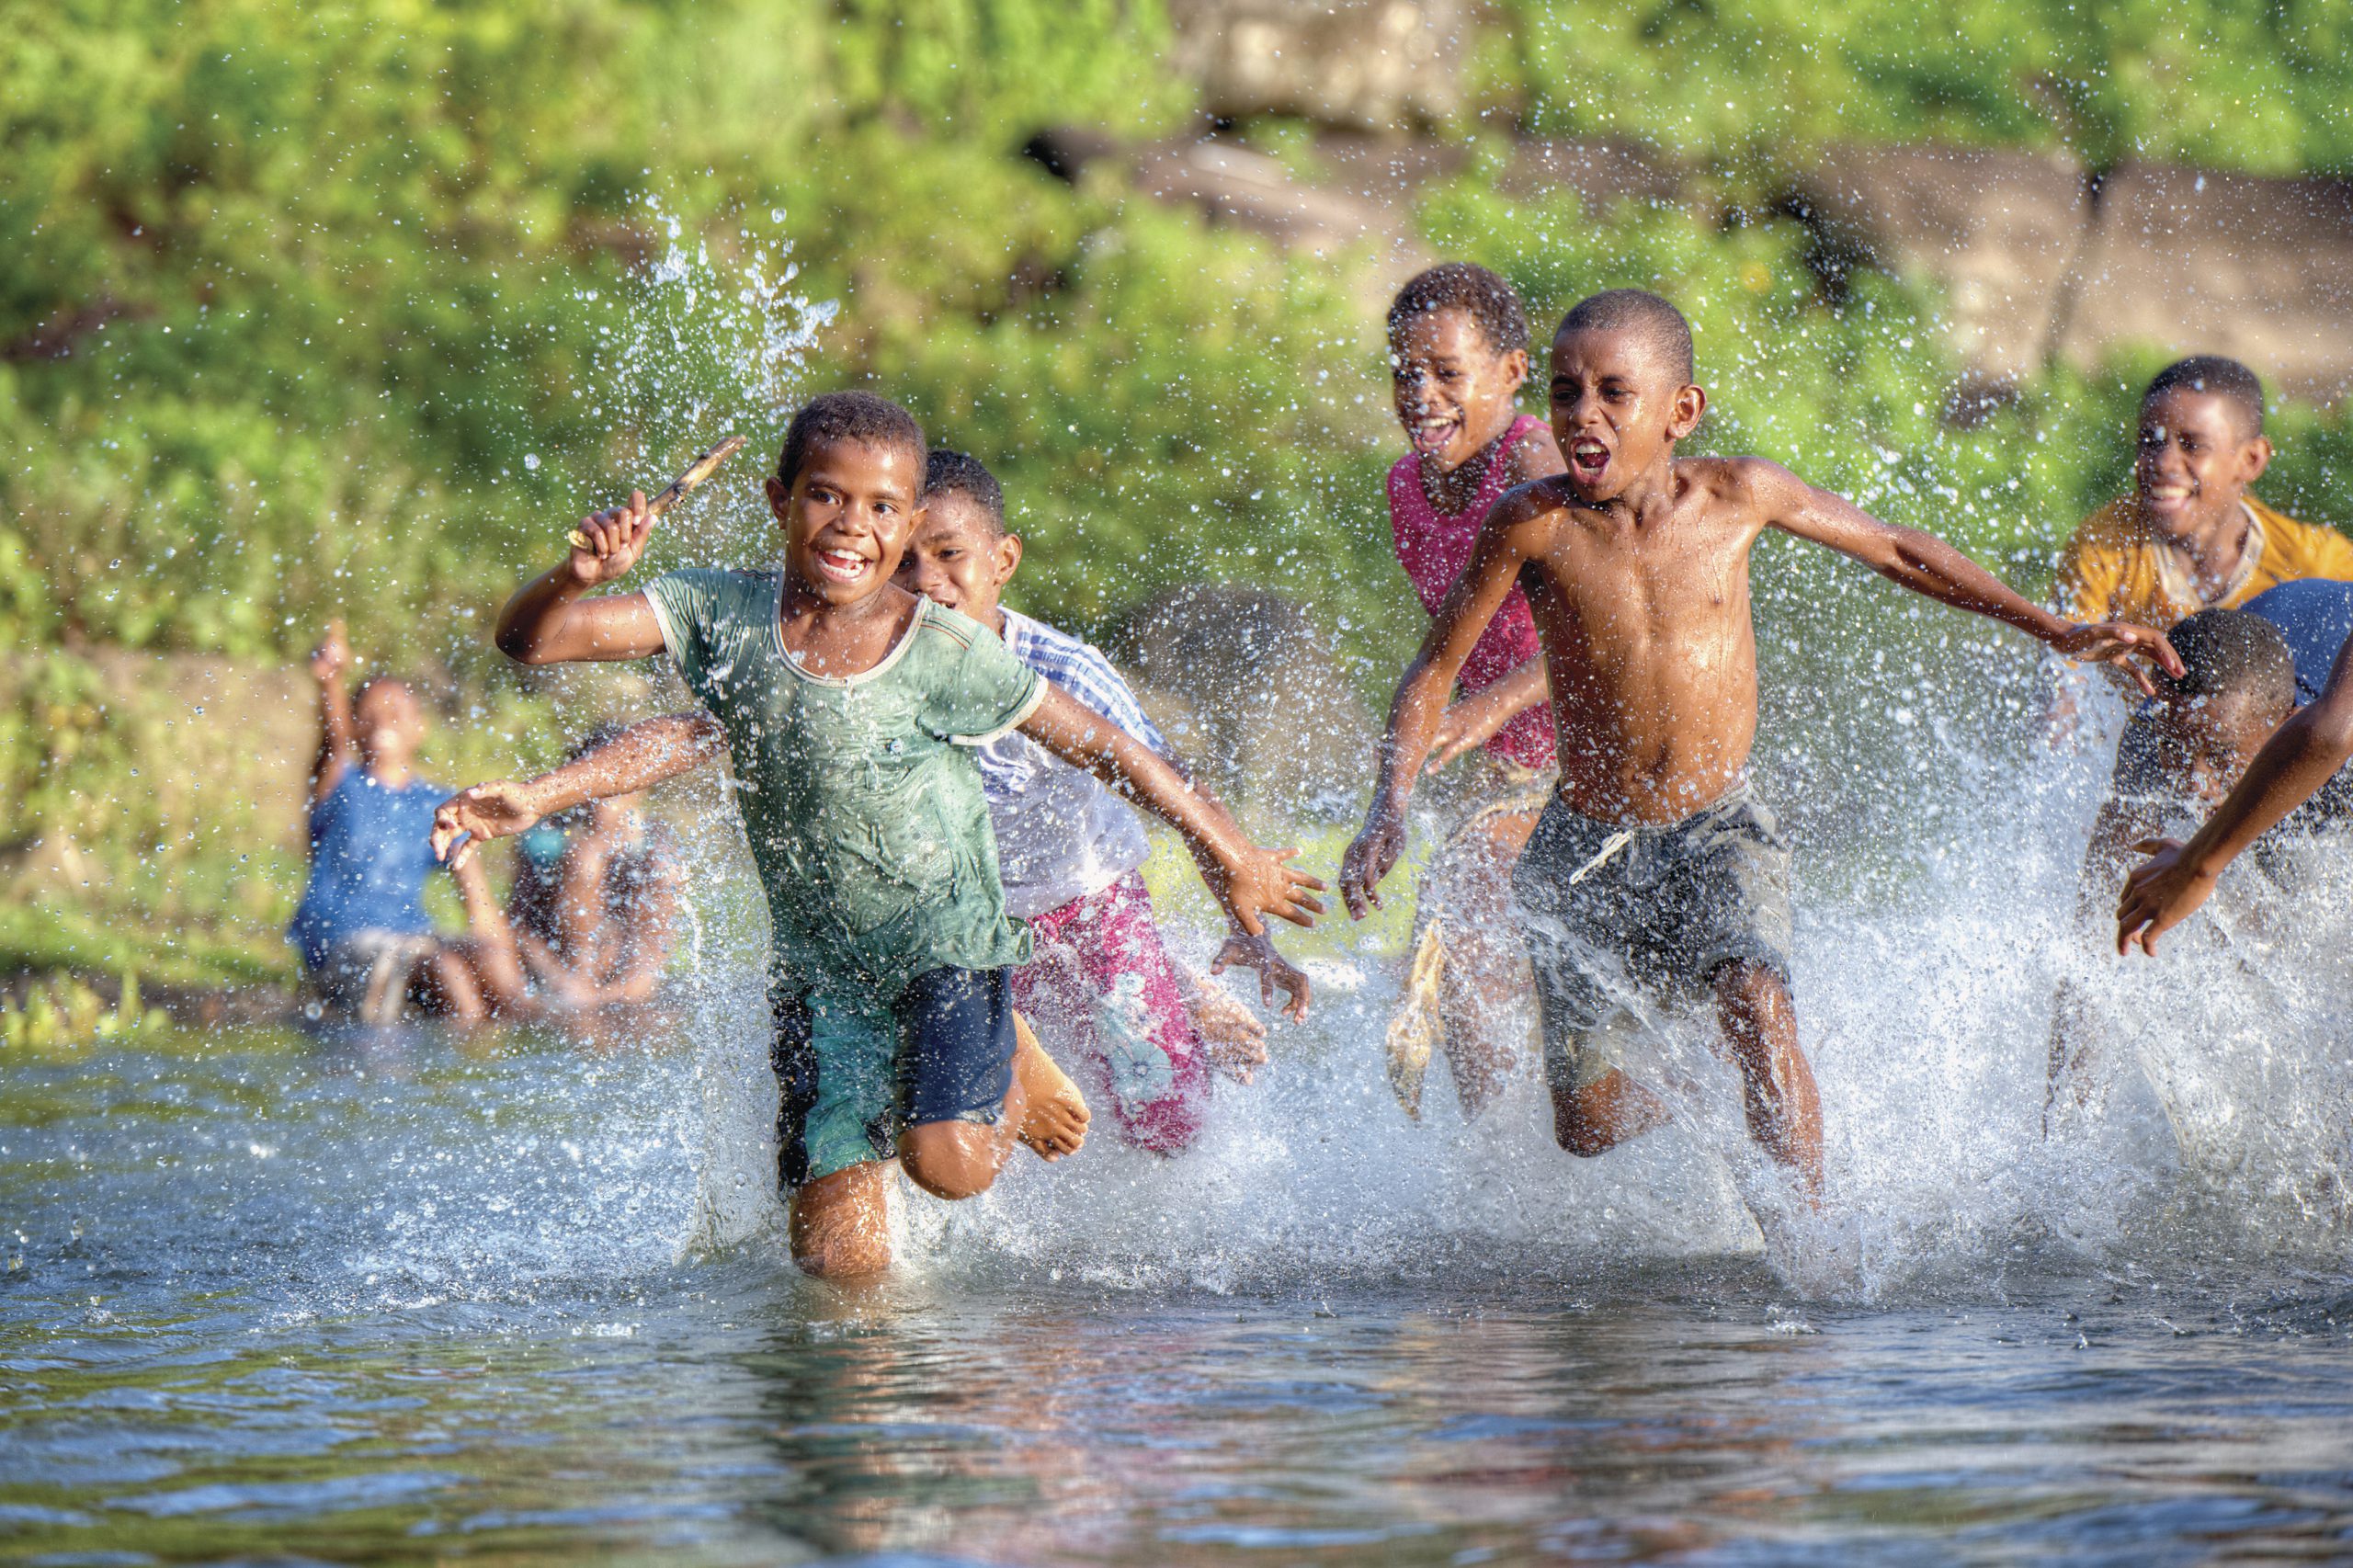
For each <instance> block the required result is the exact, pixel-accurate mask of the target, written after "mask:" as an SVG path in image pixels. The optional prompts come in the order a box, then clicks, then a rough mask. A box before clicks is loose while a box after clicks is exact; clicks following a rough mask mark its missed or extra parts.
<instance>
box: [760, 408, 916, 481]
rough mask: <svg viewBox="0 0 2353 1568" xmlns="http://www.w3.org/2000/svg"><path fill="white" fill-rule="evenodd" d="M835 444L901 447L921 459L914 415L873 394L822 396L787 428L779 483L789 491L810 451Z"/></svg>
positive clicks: (780, 463) (780, 460)
mask: <svg viewBox="0 0 2353 1568" xmlns="http://www.w3.org/2000/svg"><path fill="white" fill-rule="evenodd" d="M835 441H858V442H863V443H864V444H865V445H867V446H870V447H900V448H904V449H906V450H908V451H911V452H913V453H914V454H915V460H916V461H917V462H921V461H922V460H923V455H924V439H923V426H920V425H918V424H916V423H915V415H912V414H909V413H908V412H907V411H906V410H905V409H904V408H901V407H900V406H899V405H898V404H897V403H892V401H891V400H890V399H889V398H887V397H877V396H875V395H874V394H873V393H872V392H824V393H821V394H820V395H818V396H816V397H813V398H811V399H810V400H809V401H808V402H807V403H803V404H801V412H800V413H798V414H796V415H793V416H792V423H791V424H790V425H789V426H786V427H785V432H784V452H783V454H782V455H781V456H779V458H778V459H777V460H776V479H777V483H779V484H781V485H783V486H784V487H785V488H786V489H787V490H790V489H791V488H792V482H793V481H794V480H795V479H798V478H799V477H800V476H801V464H803V463H805V462H807V461H808V460H809V449H810V448H812V447H820V446H830V445H832V444H833V443H834V442H835Z"/></svg>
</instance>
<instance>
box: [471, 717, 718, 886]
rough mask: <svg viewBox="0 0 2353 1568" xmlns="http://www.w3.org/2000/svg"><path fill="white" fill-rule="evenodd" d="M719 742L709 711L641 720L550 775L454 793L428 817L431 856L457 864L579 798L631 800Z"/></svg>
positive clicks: (698, 762) (689, 766)
mask: <svg viewBox="0 0 2353 1568" xmlns="http://www.w3.org/2000/svg"><path fill="white" fill-rule="evenodd" d="M726 745H727V732H726V731H725V730H723V729H722V728H721V727H720V723H719V721H718V720H716V719H714V718H712V717H711V716H710V714H708V713H670V714H665V715H664V716H663V717H661V718H659V719H644V720H641V721H639V722H637V723H634V724H631V726H630V727H629V728H628V729H626V730H623V731H622V732H621V733H620V734H618V735H615V736H614V737H613V738H612V739H611V740H609V741H607V742H606V743H605V744H603V745H600V746H598V747H597V749H596V750H594V751H592V752H589V753H587V754H586V755H585V756H582V757H580V758H579V759H578V760H577V761H574V762H569V763H566V764H565V765H564V766H563V767H559V768H557V769H555V770H554V771H553V772H551V773H542V774H540V776H539V777H538V778H530V779H526V780H525V781H524V782H522V783H519V784H517V783H515V782H513V781H512V780H509V779H505V778H501V779H496V780H494V781H493V782H491V783H488V784H476V785H474V786H473V787H472V789H468V790H459V791H458V792H457V793H456V794H454V795H452V796H450V797H449V799H448V800H446V801H442V802H441V806H440V809H439V810H438V811H436V812H434V813H433V853H434V855H435V856H436V857H437V858H440V859H443V860H449V859H450V850H451V848H452V846H455V848H456V850H457V858H456V859H455V860H453V861H451V864H452V865H457V864H461V863H463V861H464V860H465V858H467V857H468V856H470V855H472V853H473V846H474V844H475V843H476V842H478V841H480V840H482V839H485V838H506V837H507V836H509V835H514V834H517V833H521V832H523V831H525V830H526V829H528V828H529V827H531V826H532V825H533V824H536V823H538V822H539V821H540V819H541V818H542V817H546V816H551V815H553V814H554V813H555V812H562V811H568V810H570V809H571V808H572V807H574V806H576V805H578V804H580V803H581V802H582V801H602V800H607V799H609V798H610V797H612V796H615V795H633V794H635V793H636V792H637V791H638V790H643V789H646V788H648V787H650V786H652V785H655V784H659V783H660V782H662V780H664V779H665V778H676V777H677V776H678V775H679V774H681V773H688V772H692V771H693V770H694V769H696V768H698V767H701V766H702V765H703V764H704V763H707V762H709V761H710V759H711V758H712V757H715V756H718V755H719V754H720V753H721V752H722V751H723V750H724V749H726ZM468 835H472V836H471V837H469V836H468ZM461 839H463V840H464V842H463V843H460V840H461Z"/></svg>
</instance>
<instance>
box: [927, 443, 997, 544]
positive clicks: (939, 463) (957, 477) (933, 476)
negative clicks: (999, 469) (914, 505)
mask: <svg viewBox="0 0 2353 1568" xmlns="http://www.w3.org/2000/svg"><path fill="white" fill-rule="evenodd" d="M935 495H961V496H963V497H964V498H965V499H966V500H968V501H970V502H972V505H973V506H978V507H979V508H980V509H981V516H982V517H983V518H984V519H985V520H986V521H987V523H988V526H989V533H990V534H991V535H992V536H993V537H995V538H997V539H1003V538H1004V537H1005V487H1004V486H1003V485H1001V484H999V483H997V482H996V475H995V474H993V473H991V472H989V471H988V469H987V468H986V467H985V466H983V464H982V462H981V460H980V459H978V458H976V457H972V456H971V455H970V454H968V453H964V452H955V451H950V450H949V449H947V448H946V447H934V448H932V449H931V455H930V456H929V457H928V458H926V460H924V469H923V498H924V499H925V500H926V501H928V500H930V499H931V498H932V497H933V496H935Z"/></svg>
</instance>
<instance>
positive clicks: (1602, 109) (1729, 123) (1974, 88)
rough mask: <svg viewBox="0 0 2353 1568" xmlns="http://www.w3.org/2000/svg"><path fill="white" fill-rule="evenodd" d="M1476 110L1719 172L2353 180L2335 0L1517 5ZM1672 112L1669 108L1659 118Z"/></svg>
mask: <svg viewBox="0 0 2353 1568" xmlns="http://www.w3.org/2000/svg"><path fill="white" fill-rule="evenodd" d="M1499 8H1500V9H1501V10H1502V11H1503V12H1504V13H1505V15H1506V17H1507V18H1508V25H1507V27H1506V28H1505V29H1504V30H1502V31H1500V32H1498V33H1497V34H1495V35H1494V36H1493V37H1491V38H1490V39H1489V40H1487V41H1486V42H1485V44H1484V45H1483V48H1482V50H1481V51H1480V60H1479V66H1480V70H1479V77H1480V80H1479V91H1480V94H1481V96H1482V97H1483V98H1484V99H1485V101H1487V102H1488V103H1489V104H1492V105H1495V106H1499V107H1508V108H1513V109H1516V110H1517V111H1518V113H1520V114H1521V115H1522V116H1523V117H1524V118H1525V119H1526V120H1527V121H1528V122H1529V125H1530V126H1531V128H1533V129H1535V130H1537V131H1541V132H1543V133H1546V134H1552V135H1565V136H1592V135H1606V136H1615V137H1620V138H1623V139H1626V140H1628V141H1632V142H1643V143H1646V144H1648V145H1652V146H1655V147H1660V148H1664V149H1666V150H1668V151H1671V152H1675V153H1681V154H1684V155H1687V156H1693V157H1699V158H1706V159H1712V160H1738V159H1742V158H1750V157H1762V158H1766V159H1768V160H1769V159H1774V158H1781V157H1788V156H1790V155H1802V153H1804V152H1805V151H1806V150H1808V149H1809V148H1812V147H1816V146H1819V145H1821V144H1823V143H1824V142H1834V141H1847V142H1891V141H1915V142H1916V141H1939V142H1961V143H1968V144H1998V145H2013V146H2029V147H2036V148H2043V149H2050V150H2053V151H2063V152H2065V153H2069V154H2071V155H2073V156H2074V157H2075V159H2077V160H2078V161H2079V162H2080V163H2082V164H2083V165H2086V167H2089V168H2093V169H2106V168H2109V167H2112V166H2114V165H2116V164H2118V163H2119V162H2120V161H2122V160H2124V159H2127V158H2145V159H2157V160H2164V161H2168V162H2174V163H2182V164H2194V165H2205V166H2209V167H2222V168H2238V169H2246V170H2249V171H2253V172H2256V173H2261V174H2283V175H2292V174H2302V173H2308V172H2326V173H2332V174H2345V173H2348V172H2353V123H2348V122H2347V119H2346V116H2345V113H2344V105H2345V103H2346V100H2347V94H2348V92H2353V11H2348V10H2347V8H2346V7H2345V6H2341V5H2337V4H2334V3H2333V0H2284V3H2283V0H2265V3H2261V4H2257V3H2254V0H2191V3H2190V4H2187V5H2175V4H2165V3H2163V0H2103V3H2101V4H2097V5H2093V4H2080V3H2075V0H1957V3H1955V4H1949V5H1944V6H1938V7H1936V8H1935V9H1934V10H1933V11H1922V10H1919V9H1917V8H1906V7H1904V6H1900V5H1894V4H1890V3H1889V0H1761V3H1750V4H1744V5H1733V4H1727V3H1725V0H1598V3H1595V0H1576V3H1575V4H1571V3H1570V0H1500V6H1499ZM1662 106H1672V108H1671V109H1668V110H1667V111H1666V112H1664V113H1662V112H1661V108H1662Z"/></svg>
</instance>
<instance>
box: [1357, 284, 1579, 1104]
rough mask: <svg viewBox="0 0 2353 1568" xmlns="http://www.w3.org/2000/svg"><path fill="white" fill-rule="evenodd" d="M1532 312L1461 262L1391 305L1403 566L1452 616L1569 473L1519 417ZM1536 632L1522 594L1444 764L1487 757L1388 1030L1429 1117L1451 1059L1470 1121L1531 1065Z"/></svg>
mask: <svg viewBox="0 0 2353 1568" xmlns="http://www.w3.org/2000/svg"><path fill="white" fill-rule="evenodd" d="M1527 345H1528V317H1527V314H1526V312H1524V311H1523V310H1522V309H1521V307H1520V302H1519V296H1518V294H1516V293H1514V292H1513V291H1512V287H1511V285H1510V284H1508V283H1506V282H1505V281H1504V280H1503V279H1502V278H1498V277H1496V276H1495V274H1494V273H1492V272H1489V271H1488V270H1487V269H1486V268H1484V267H1472V266H1470V265H1468V264H1466V263H1462V262H1449V263H1447V264H1445V265H1444V266H1440V267H1431V268H1430V269H1429V270H1428V271H1427V272H1424V273H1422V274H1420V275H1419V276H1418V277H1415V278H1413V279H1412V280H1411V281H1410V282H1408V283H1407V284H1406V285H1405V287H1404V289H1402V290H1399V291H1398V294H1397V298H1396V300H1395V301H1393V302H1392V304H1391V305H1390V307H1389V355H1390V367H1391V378H1392V386H1393V392H1394V394H1395V397H1396V403H1397V419H1398V423H1399V424H1401V425H1402V426H1404V430H1405V439H1406V442H1407V443H1408V445H1410V446H1411V448H1412V450H1411V451H1409V452H1408V453H1407V454H1406V455H1405V456H1404V457H1402V458H1400V459H1398V460H1397V463H1396V466H1395V467H1393V468H1392V469H1391V470H1390V471H1389V521H1390V527H1391V528H1392V532H1393V533H1394V535H1395V537H1396V542H1397V561H1398V564H1400V565H1401V566H1403V567H1404V569H1405V575H1406V576H1407V577H1408V578H1410V579H1411V580H1412V582H1413V585H1414V591H1415V594H1416V595H1417V596H1419V597H1420V598H1421V601H1422V608H1423V609H1425V610H1426V611H1427V612H1429V613H1431V614H1433V615H1435V614H1436V613H1437V611H1438V604H1439V602H1440V601H1441V600H1443V599H1444V598H1445V597H1446V593H1447V590H1448V589H1449V588H1451V587H1452V586H1453V585H1454V580H1455V578H1457V577H1458V576H1460V575H1461V573H1462V569H1463V567H1464V566H1465V565H1466V564H1467V563H1468V562H1469V561H1470V559H1471V546H1472V541H1473V540H1476V539H1477V538H1478V535H1479V525H1480V523H1481V522H1483V520H1484V519H1485V517H1486V515H1487V509H1488V508H1489V507H1490V506H1494V505H1495V502H1496V500H1497V499H1498V498H1500V497H1501V496H1502V495H1503V494H1504V493H1505V492H1506V491H1507V490H1510V489H1512V488H1513V487H1514V486H1516V485H1519V484H1525V483H1528V482H1529V481H1530V480H1535V479H1544V478H1549V477H1550V476H1552V475H1553V474H1557V473H1561V472H1564V470H1565V468H1566V466H1567V465H1566V464H1565V463H1563V461H1562V459H1561V449H1560V448H1559V446H1558V445H1557V444H1556V443H1555V442H1554V440H1553V438H1552V427H1551V426H1549V425H1547V424H1546V423H1545V421H1543V420H1542V419H1540V418H1538V417H1536V416H1535V415H1520V414H1519V413H1518V410H1517V408H1516V406H1515V405H1514V403H1513V399H1514V398H1515V396H1516V395H1517V394H1518V392H1519V389H1520V386H1521V384H1522V383H1523V382H1525V381H1527V380H1528V347H1527ZM1538 653H1540V645H1539V643H1538V642H1537V639H1536V622H1535V619H1534V617H1533V616H1532V615H1531V614H1530V613H1529V608H1528V599H1527V597H1526V596H1525V595H1523V594H1522V593H1520V592H1519V590H1518V589H1517V588H1515V589H1514V590H1512V594H1511V597H1509V598H1508V599H1506V600H1505V601H1504V605H1503V608H1501V609H1500V610H1498V611H1497V612H1496V614H1495V619H1494V621H1492V622H1491V623H1490V624H1489V625H1488V627H1487V631H1486V633H1485V635H1484V636H1483V637H1481V638H1480V640H1479V644H1478V646H1477V648H1475V649H1474V650H1473V651H1472V654H1471V657H1470V659H1469V660H1468V661H1467V662H1466V663H1465V664H1464V665H1463V666H1462V675H1461V697H1460V699H1459V700H1457V701H1456V703H1455V704H1454V706H1453V707H1451V708H1449V710H1447V713H1446V717H1445V720H1444V721H1443V722H1442V726H1441V729H1440V732H1439V744H1438V747H1437V748H1436V749H1434V750H1433V752H1432V762H1431V766H1432V767H1439V766H1442V765H1443V764H1444V763H1445V762H1447V761H1450V760H1451V759H1452V758H1453V757H1455V756H1460V755H1461V754H1462V753H1463V752H1465V751H1469V750H1471V749H1472V748H1473V747H1478V746H1480V745H1481V743H1482V742H1483V743H1484V744H1483V747H1481V756H1480V759H1479V762H1478V766H1477V773H1476V776H1475V777H1474V778H1473V779H1472V780H1471V782H1470V784H1469V787H1468V790H1467V794H1468V809H1467V810H1466V811H1465V812H1463V814H1462V818H1461V821H1460V822H1459V823H1458V824H1457V825H1456V826H1455V828H1454V830H1453V831H1452V833H1450V834H1449V835H1448V838H1447V840H1446V843H1445V845H1444V846H1442V847H1441V848H1440V849H1439V850H1438V853H1437V854H1436V855H1434V856H1432V857H1431V858H1430V862H1429V865H1428V866H1427V868H1426V869H1424V871H1423V874H1422V884H1421V897H1420V903H1419V906H1418V907H1417V909H1416V910H1415V917H1414V947H1413V951H1414V960H1413V969H1412V971H1411V976H1410V980H1409V983H1408V986H1407V992H1406V996H1405V1000H1404V1006H1402V1007H1400V1009H1399V1010H1398V1013H1397V1016H1396V1017H1395V1018H1394V1019H1393V1020H1392V1022H1391V1024H1390V1028H1389V1041H1388V1044H1389V1079H1390V1085H1391V1086H1392V1088H1394V1089H1395V1090H1396V1092H1397V1097H1398V1099H1399V1100H1400V1101H1402V1102H1403V1103H1404V1107H1405V1108H1406V1110H1407V1112H1409V1113H1410V1114H1412V1115H1415V1116H1419V1115H1420V1114H1421V1095H1422V1078H1423V1074H1424V1073H1425V1071H1426V1070H1427V1067H1428V1064H1429V1058H1430V1054H1431V1052H1432V1051H1433V1050H1442V1051H1444V1053H1445V1056H1446V1060H1447V1065H1448V1067H1449V1069H1451V1071H1452V1073H1453V1076H1454V1087H1455V1093H1456V1095H1457V1096H1459V1097H1460V1099H1461V1103H1462V1108H1463V1111H1464V1113H1465V1114H1466V1115H1470V1116H1476V1115H1478V1114H1479V1113H1480V1112H1481V1111H1483V1110H1484V1109H1485V1108H1486V1107H1487V1105H1488V1103H1489V1102H1490V1101H1492V1100H1493V1099H1494V1098H1495V1095H1496V1093H1497V1092H1498V1091H1499V1090H1501V1088H1502V1087H1503V1085H1504V1084H1505V1083H1506V1081H1507V1080H1508V1079H1509V1077H1510V1075H1511V1073H1512V1069H1513V1067H1514V1065H1515V1063H1516V1062H1517V1059H1518V1052H1517V1051H1516V1050H1515V1049H1514V1042H1513V1038H1512V1037H1513V1035H1514V1034H1515V1032H1525V1025H1524V1023H1522V1022H1520V1014H1521V1012H1522V1010H1523V1007H1524V999H1525V998H1526V997H1528V996H1529V994H1530V992H1531V982H1530V979H1529V967H1528V956H1527V953H1526V951H1525V949H1523V947H1522V946H1521V944H1520V941H1519V939H1518V936H1517V935H1516V934H1515V932H1514V930H1513V927H1512V924H1511V915H1510V881H1511V869H1512V866H1513V863H1514V862H1516V861H1517V860H1518V858H1519V851H1520V847H1521V846H1523V845H1525V844H1526V843H1527V842H1528V835H1529V834H1530V833H1531V832H1533V831H1534V830H1535V827H1536V819H1537V817H1538V815H1539V814H1540V812H1542V811H1543V808H1544V805H1545V802H1546V801H1548V800H1549V799H1550V798H1551V795H1552V771H1553V767H1554V759H1553V753H1552V710H1551V708H1550V707H1549V705H1547V704H1546V703H1545V702H1544V700H1543V698H1544V690H1545V688H1544V666H1543V663H1542V661H1541V660H1540V658H1538V656H1537V655H1538Z"/></svg>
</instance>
